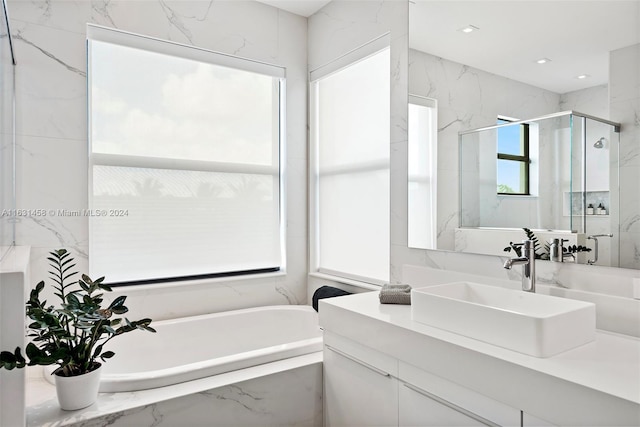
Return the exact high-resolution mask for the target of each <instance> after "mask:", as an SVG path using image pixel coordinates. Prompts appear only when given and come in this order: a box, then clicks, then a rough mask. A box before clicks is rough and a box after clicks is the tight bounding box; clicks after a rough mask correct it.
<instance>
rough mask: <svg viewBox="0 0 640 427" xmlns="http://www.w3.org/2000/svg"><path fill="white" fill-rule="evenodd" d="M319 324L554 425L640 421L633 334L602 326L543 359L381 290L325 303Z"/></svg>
mask: <svg viewBox="0 0 640 427" xmlns="http://www.w3.org/2000/svg"><path fill="white" fill-rule="evenodd" d="M320 324H321V326H322V327H323V328H324V330H325V332H328V333H331V335H332V336H338V338H340V339H341V340H349V341H351V342H354V343H356V344H358V345H360V346H362V348H366V349H370V350H373V351H377V352H379V353H383V354H384V355H385V356H386V357H391V358H393V359H394V360H395V361H396V362H395V363H397V364H398V365H399V366H400V369H401V370H402V366H403V365H404V364H407V365H411V366H413V367H416V368H419V369H421V370H423V371H426V372H428V373H431V374H433V375H437V376H438V377H440V378H444V379H445V380H448V381H451V382H453V383H456V384H458V385H459V386H462V387H465V388H466V389H468V390H472V391H474V392H476V393H480V394H481V395H483V396H486V397H489V398H491V399H494V400H496V401H498V402H501V403H503V404H505V405H508V406H510V407H512V408H515V409H516V410H518V411H524V412H526V413H527V414H531V415H533V416H535V417H538V418H540V419H543V420H546V421H548V422H550V423H552V424H553V425H637V424H638V423H639V422H640V381H639V379H638V377H637V375H635V374H636V373H637V372H638V371H639V370H640V341H638V340H637V339H634V338H629V337H624V336H620V335H617V334H610V333H606V332H597V333H596V339H595V341H594V342H592V343H589V344H586V345H583V346H580V347H578V348H576V349H573V350H569V351H567V352H564V353H561V354H559V355H557V356H554V357H550V358H547V359H543V358H536V357H532V356H527V355H524V354H520V353H517V352H514V351H511V350H507V349H502V348H500V347H497V346H493V345H490V344H486V343H483V342H481V341H477V340H474V339H471V338H466V337H463V336H460V335H457V334H454V333H450V332H447V331H444V330H440V329H437V328H434V327H430V326H427V325H423V324H420V323H418V322H415V321H413V320H412V319H411V308H410V307H409V306H399V305H384V304H379V302H378V300H377V295H376V294H375V293H366V294H359V295H349V296H346V297H343V298H335V299H333V300H323V301H321V302H320ZM336 342H337V341H336ZM345 348H346V346H345V347H343V348H342V350H344V349H345ZM386 372H390V371H389V370H387V371H386ZM496 372H499V373H500V375H496ZM392 375H393V374H392ZM552 390H553V392H551V391H552Z"/></svg>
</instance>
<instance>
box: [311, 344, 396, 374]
mask: <svg viewBox="0 0 640 427" xmlns="http://www.w3.org/2000/svg"><path fill="white" fill-rule="evenodd" d="M324 346H325V347H326V348H327V349H329V350H331V351H333V352H334V353H336V354H339V355H340V356H342V357H344V358H345V359H349V360H351V361H352V362H355V363H357V364H358V365H362V366H364V367H365V368H367V369H369V370H372V371H373V372H375V373H376V374H380V375H382V376H383V377H390V376H391V374H390V373H388V372H385V371H383V370H382V369H378V368H376V367H375V366H373V365H370V364H369V363H367V362H363V361H362V360H360V359H357V358H355V357H353V356H351V355H349V354H347V353H345V352H343V351H340V350H338V349H337V348H333V347H331V346H330V345H326V344H325V345H324Z"/></svg>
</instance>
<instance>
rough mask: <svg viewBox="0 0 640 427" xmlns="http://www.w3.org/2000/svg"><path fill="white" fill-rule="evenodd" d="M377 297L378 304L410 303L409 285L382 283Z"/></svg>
mask: <svg viewBox="0 0 640 427" xmlns="http://www.w3.org/2000/svg"><path fill="white" fill-rule="evenodd" d="M379 298H380V304H411V286H409V285H383V286H382V289H380V294H379Z"/></svg>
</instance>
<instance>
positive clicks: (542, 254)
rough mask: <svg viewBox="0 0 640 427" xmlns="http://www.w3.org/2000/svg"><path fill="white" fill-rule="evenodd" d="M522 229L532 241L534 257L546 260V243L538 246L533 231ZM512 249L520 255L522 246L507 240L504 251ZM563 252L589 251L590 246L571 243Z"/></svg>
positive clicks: (547, 250) (547, 246)
mask: <svg viewBox="0 0 640 427" xmlns="http://www.w3.org/2000/svg"><path fill="white" fill-rule="evenodd" d="M522 230H524V234H526V236H527V239H528V240H531V242H532V243H533V252H534V253H535V255H536V259H541V260H548V259H549V258H550V255H549V254H550V247H549V244H548V243H545V244H544V247H541V246H540V241H539V240H538V236H536V235H535V233H534V232H533V231H531V230H530V229H529V228H524V227H523V228H522ZM512 250H513V251H514V252H515V253H516V255H517V256H519V257H520V256H522V248H521V247H520V246H518V245H517V244H516V243H513V242H509V246H507V247H506V248H504V251H505V252H511V251H512ZM564 252H565V253H570V254H575V253H577V252H591V248H588V247H586V246H582V245H572V246H567V247H565V248H564Z"/></svg>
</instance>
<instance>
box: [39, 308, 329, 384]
mask: <svg viewBox="0 0 640 427" xmlns="http://www.w3.org/2000/svg"><path fill="white" fill-rule="evenodd" d="M151 326H152V327H153V328H155V329H156V330H157V331H158V332H157V333H155V334H152V333H148V332H143V331H134V332H131V333H128V334H125V335H122V336H120V337H117V338H114V339H113V341H111V342H110V343H109V344H108V346H107V347H106V348H105V349H107V350H112V351H114V352H115V353H116V355H115V356H114V357H113V358H112V359H109V360H107V362H106V363H104V367H103V372H102V378H101V381H100V391H101V392H119V391H135V390H145V389H150V388H157V387H163V386H168V385H172V384H177V383H182V382H185V381H191V380H195V379H199V378H204V377H209V376H212V375H217V374H222V373H225V372H230V371H235V370H238V369H243V368H248V367H251V366H256V365H260V364H263V363H269V362H274V361H276V360H282V359H287V358H289V357H294V356H300V355H303V354H308V353H313V352H316V351H321V350H322V333H321V331H320V328H319V327H318V315H317V313H316V312H315V311H314V310H313V308H311V307H309V306H292V305H284V306H267V307H257V308H250V309H244V310H236V311H228V312H223V313H215V314H207V315H202V316H193V317H185V318H180V319H174V320H166V321H160V322H153V323H152V324H151ZM45 376H48V375H47V374H46V373H45Z"/></svg>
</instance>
